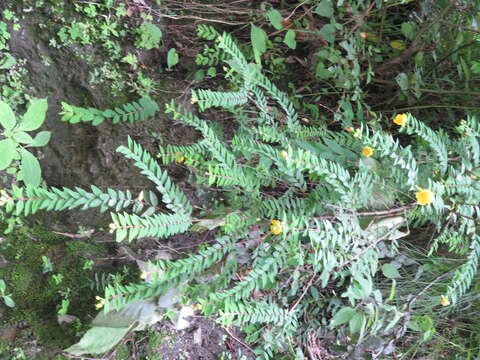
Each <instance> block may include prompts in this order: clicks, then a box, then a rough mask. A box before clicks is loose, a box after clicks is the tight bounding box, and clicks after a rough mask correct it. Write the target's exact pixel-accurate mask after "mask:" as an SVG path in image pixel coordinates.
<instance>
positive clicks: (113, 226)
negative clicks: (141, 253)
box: [108, 223, 117, 234]
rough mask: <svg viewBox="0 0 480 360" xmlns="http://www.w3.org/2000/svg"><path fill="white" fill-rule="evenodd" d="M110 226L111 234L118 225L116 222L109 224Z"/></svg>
mask: <svg viewBox="0 0 480 360" xmlns="http://www.w3.org/2000/svg"><path fill="white" fill-rule="evenodd" d="M108 228H109V229H110V230H108V232H109V233H110V234H113V233H114V231H115V229H116V228H117V225H116V224H114V223H110V224H109V225H108Z"/></svg>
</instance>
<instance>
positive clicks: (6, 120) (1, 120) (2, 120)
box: [0, 101, 16, 130]
mask: <svg viewBox="0 0 480 360" xmlns="http://www.w3.org/2000/svg"><path fill="white" fill-rule="evenodd" d="M0 124H1V125H2V126H3V127H4V128H5V129H7V130H10V129H13V127H14V126H15V124H16V121H15V114H14V113H13V111H12V109H11V108H10V106H9V105H8V104H7V103H6V102H3V101H0Z"/></svg>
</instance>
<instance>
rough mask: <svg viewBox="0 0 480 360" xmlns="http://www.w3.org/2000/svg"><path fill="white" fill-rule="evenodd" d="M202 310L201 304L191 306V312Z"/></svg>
mask: <svg viewBox="0 0 480 360" xmlns="http://www.w3.org/2000/svg"><path fill="white" fill-rule="evenodd" d="M202 309H203V305H202V304H198V303H197V304H195V305H193V310H202Z"/></svg>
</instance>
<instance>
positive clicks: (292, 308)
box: [288, 275, 316, 313]
mask: <svg viewBox="0 0 480 360" xmlns="http://www.w3.org/2000/svg"><path fill="white" fill-rule="evenodd" d="M315 278H316V275H312V276H311V277H310V281H309V282H308V284H307V286H305V289H303V292H302V295H300V297H299V298H298V299H297V301H295V304H293V306H292V307H291V308H290V310H289V311H288V312H289V313H292V312H293V310H295V308H296V307H297V305H298V304H300V301H302V299H303V297H304V296H305V294H306V293H307V291H308V289H310V287H311V286H312V284H313V280H314V279H315Z"/></svg>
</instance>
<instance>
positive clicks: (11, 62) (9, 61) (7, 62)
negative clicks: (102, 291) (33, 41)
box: [0, 53, 17, 70]
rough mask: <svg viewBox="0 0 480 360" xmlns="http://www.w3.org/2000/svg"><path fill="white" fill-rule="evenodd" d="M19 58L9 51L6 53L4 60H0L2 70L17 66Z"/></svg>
mask: <svg viewBox="0 0 480 360" xmlns="http://www.w3.org/2000/svg"><path fill="white" fill-rule="evenodd" d="M16 63H17V60H16V59H15V58H14V57H13V56H12V55H11V54H9V53H6V54H5V56H4V57H3V59H2V60H0V70H5V69H10V68H11V67H13V66H15V64H16Z"/></svg>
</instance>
